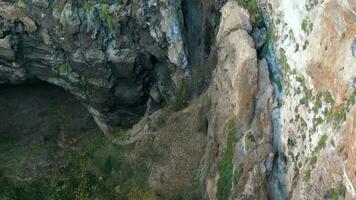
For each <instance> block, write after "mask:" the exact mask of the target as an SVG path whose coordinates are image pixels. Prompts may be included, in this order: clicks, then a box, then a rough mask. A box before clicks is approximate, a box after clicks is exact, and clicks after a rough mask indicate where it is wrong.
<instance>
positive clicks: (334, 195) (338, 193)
mask: <svg viewBox="0 0 356 200" xmlns="http://www.w3.org/2000/svg"><path fill="white" fill-rule="evenodd" d="M345 192H346V187H345V186H344V185H343V184H342V183H340V184H339V185H338V186H336V187H335V188H333V189H331V190H329V191H328V192H327V193H326V198H328V199H332V200H338V199H340V197H341V199H343V198H345Z"/></svg>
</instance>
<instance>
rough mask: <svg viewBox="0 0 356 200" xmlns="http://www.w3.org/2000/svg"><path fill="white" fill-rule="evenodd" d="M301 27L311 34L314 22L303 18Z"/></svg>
mask: <svg viewBox="0 0 356 200" xmlns="http://www.w3.org/2000/svg"><path fill="white" fill-rule="evenodd" d="M301 28H302V31H304V32H305V33H306V34H309V33H311V31H312V30H313V23H312V22H311V21H310V20H308V19H303V21H302V24H301Z"/></svg>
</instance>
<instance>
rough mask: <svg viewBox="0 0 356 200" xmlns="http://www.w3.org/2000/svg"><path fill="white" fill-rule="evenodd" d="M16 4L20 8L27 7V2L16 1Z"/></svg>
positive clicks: (23, 0) (22, 0) (24, 0)
mask: <svg viewBox="0 0 356 200" xmlns="http://www.w3.org/2000/svg"><path fill="white" fill-rule="evenodd" d="M16 4H17V6H18V7H21V8H25V7H26V0H16Z"/></svg>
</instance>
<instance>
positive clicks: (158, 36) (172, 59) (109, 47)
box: [0, 0, 188, 133]
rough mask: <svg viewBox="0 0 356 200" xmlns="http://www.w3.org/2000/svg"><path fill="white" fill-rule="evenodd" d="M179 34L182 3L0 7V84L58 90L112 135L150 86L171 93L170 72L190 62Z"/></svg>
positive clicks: (134, 115)
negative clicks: (34, 82)
mask: <svg viewBox="0 0 356 200" xmlns="http://www.w3.org/2000/svg"><path fill="white" fill-rule="evenodd" d="M183 30H184V29H183V17H182V11H181V7H180V1H174V4H171V3H170V4H168V2H161V1H155V0H151V1H139V0H136V1H120V3H114V4H112V3H109V2H106V3H105V2H102V1H58V2H53V1H51V2H48V1H25V2H22V1H18V2H17V3H16V2H12V3H11V2H1V3H0V83H10V84H18V83H23V82H26V81H27V80H30V79H41V80H44V81H47V82H49V83H52V84H55V85H58V86H61V87H63V88H65V89H67V90H69V91H70V92H71V93H73V94H74V95H75V96H76V97H77V98H79V99H80V100H81V102H82V103H83V104H84V105H85V106H86V107H87V108H88V110H89V111H90V112H91V113H92V114H93V116H94V117H95V118H96V121H97V122H98V125H99V126H100V127H101V128H102V129H103V130H104V132H107V133H110V132H111V131H112V129H111V127H114V126H130V125H132V124H133V123H134V122H137V120H138V118H139V117H140V116H142V115H143V113H144V112H145V110H146V102H147V101H148V100H149V91H150V88H151V87H152V86H153V85H158V86H159V87H157V86H156V87H157V88H158V89H159V92H158V94H157V95H159V96H162V97H164V99H167V100H168V99H170V98H171V97H172V96H173V94H172V93H173V92H174V84H170V82H172V80H171V73H173V72H175V71H176V68H177V69H180V70H182V69H184V68H186V67H187V65H188V62H187V55H186V53H185V47H184V42H183ZM157 65H160V66H162V67H161V68H160V69H158V68H159V67H157ZM162 68H163V69H162ZM154 98H156V99H157V97H154ZM158 103H160V102H158Z"/></svg>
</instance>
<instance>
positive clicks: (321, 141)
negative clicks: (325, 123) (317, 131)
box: [315, 133, 328, 151]
mask: <svg viewBox="0 0 356 200" xmlns="http://www.w3.org/2000/svg"><path fill="white" fill-rule="evenodd" d="M327 140H328V135H327V134H326V133H324V134H323V135H322V136H321V137H320V139H319V142H318V145H317V146H316V148H315V150H316V151H318V150H320V149H323V148H325V146H326V141H327Z"/></svg>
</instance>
